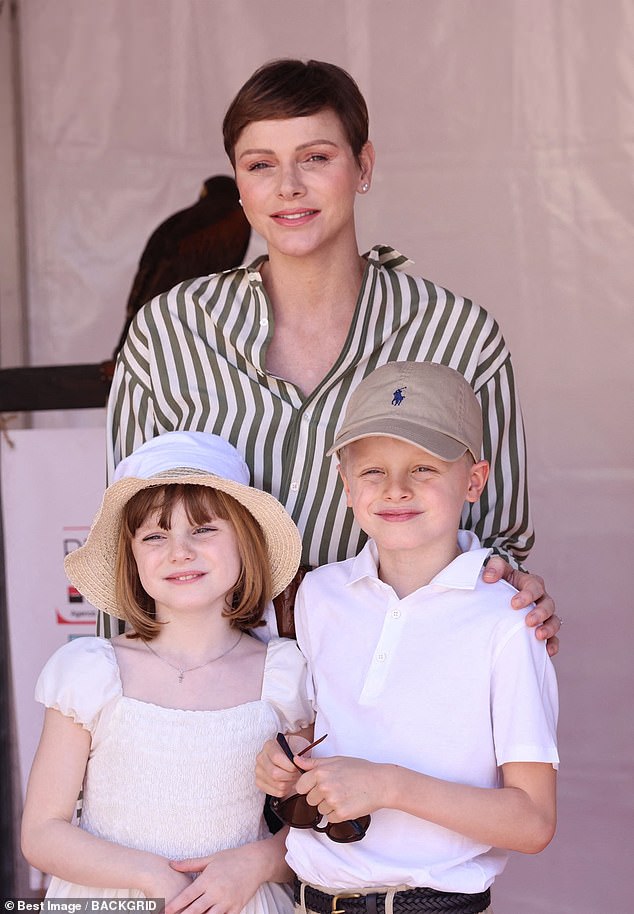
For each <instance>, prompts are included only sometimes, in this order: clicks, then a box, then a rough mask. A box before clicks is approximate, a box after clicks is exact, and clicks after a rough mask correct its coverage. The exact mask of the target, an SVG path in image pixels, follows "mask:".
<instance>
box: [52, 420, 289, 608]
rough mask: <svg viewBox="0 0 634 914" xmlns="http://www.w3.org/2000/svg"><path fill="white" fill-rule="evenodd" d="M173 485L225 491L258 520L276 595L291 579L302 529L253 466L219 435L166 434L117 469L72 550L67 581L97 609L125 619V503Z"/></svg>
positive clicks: (154, 439)
mask: <svg viewBox="0 0 634 914" xmlns="http://www.w3.org/2000/svg"><path fill="white" fill-rule="evenodd" d="M171 483H188V484H192V485H201V486H209V487H210V488H212V489H218V491H220V492H226V493H227V495H231V496H232V497H233V498H235V500H236V501H238V502H240V504H242V505H244V507H245V508H246V509H247V510H248V511H249V512H250V513H251V514H252V515H253V517H254V518H255V519H256V520H257V522H258V523H259V525H260V527H261V528H262V531H263V533H264V538H265V541H266V547H267V552H268V555H269V561H270V564H271V577H272V583H273V594H272V595H273V596H277V594H278V593H281V591H282V590H284V588H285V587H286V585H287V584H289V583H290V581H291V580H292V579H293V576H294V575H295V572H296V571H297V567H298V565H299V560H300V556H301V548H302V544H301V539H300V535H299V531H298V530H297V527H296V526H295V524H294V523H293V521H292V520H291V518H290V515H289V514H287V512H286V511H285V509H284V508H283V507H282V505H281V504H280V503H279V501H278V500H277V499H276V498H274V497H273V496H272V495H269V494H268V493H267V492H262V491H261V490H260V489H254V488H253V487H251V486H250V485H249V468H248V467H247V465H246V463H245V462H244V460H243V459H242V457H241V456H240V454H239V453H238V452H237V451H236V450H235V448H234V447H232V446H231V445H230V444H228V442H226V441H224V440H223V439H222V438H219V437H218V436H217V435H211V434H207V433H205V432H166V433H165V434H163V435H159V436H158V437H157V438H152V439H151V440H150V441H146V442H145V444H142V445H141V446H140V447H139V448H137V450H136V451H134V452H133V453H132V454H130V456H129V457H126V458H125V459H124V460H122V461H121V463H120V464H119V465H118V466H117V469H116V471H115V476H114V481H113V483H112V484H111V485H110V486H109V487H108V488H107V489H106V492H105V495H104V497H103V501H102V503H101V508H100V509H99V512H98V514H97V516H96V518H95V520H94V523H93V525H92V527H91V530H90V533H89V534H88V538H87V539H86V542H85V543H84V545H83V546H80V547H79V549H76V550H74V551H73V552H71V553H69V554H68V555H67V556H66V559H65V560H64V569H65V571H66V574H67V575H68V578H69V580H70V581H71V583H72V584H74V586H75V587H76V588H77V590H78V591H79V592H80V593H81V594H83V596H84V597H85V598H86V599H87V600H89V601H90V603H92V605H93V606H96V607H97V609H102V610H105V611H106V612H108V613H110V614H111V615H113V616H117V617H118V618H123V617H122V614H121V611H120V610H119V608H118V607H117V603H116V598H115V563H116V553H117V544H118V540H119V531H120V529H121V517H122V512H123V508H124V506H125V505H126V504H127V502H129V501H130V499H131V498H132V496H133V495H136V493H137V492H140V491H141V490H142V489H148V488H150V487H152V486H162V485H169V484H171Z"/></svg>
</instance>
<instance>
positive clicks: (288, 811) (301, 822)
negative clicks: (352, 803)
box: [271, 733, 370, 844]
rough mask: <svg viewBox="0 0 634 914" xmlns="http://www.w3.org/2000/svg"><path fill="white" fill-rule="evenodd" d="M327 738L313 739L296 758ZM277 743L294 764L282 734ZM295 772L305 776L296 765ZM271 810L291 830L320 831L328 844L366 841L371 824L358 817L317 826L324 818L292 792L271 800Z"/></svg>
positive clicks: (279, 735) (368, 819)
mask: <svg viewBox="0 0 634 914" xmlns="http://www.w3.org/2000/svg"><path fill="white" fill-rule="evenodd" d="M327 736H328V734H327V733H324V735H323V736H321V737H320V738H319V739H317V740H315V742H314V743H311V744H310V745H309V746H306V748H305V749H302V751H301V752H298V753H296V754H297V755H304V754H305V753H306V752H308V751H309V749H313V748H314V747H315V746H318V745H319V743H321V742H322V741H323V740H325V739H326V737H327ZM277 742H278V743H279V745H280V746H281V747H282V749H283V750H284V753H285V755H286V757H287V758H289V759H290V760H291V762H293V764H294V765H295V760H294V755H293V750H292V749H291V747H290V746H289V745H288V743H287V741H286V737H285V736H284V734H283V733H278V734H277ZM295 767H296V768H297V770H298V771H301V772H302V774H303V773H304V772H303V770H302V769H301V768H300V767H299V765H295ZM271 809H272V810H273V812H274V813H275V815H276V816H277V817H278V819H279V820H280V821H281V822H284V824H285V825H290V826H291V827H292V828H312V829H314V830H315V831H318V832H323V833H324V834H325V835H326V836H327V837H328V838H330V840H331V841H336V842H337V843H338V844H351V843H352V842H353V841H360V840H361V839H362V838H365V834H366V832H367V830H368V826H369V825H370V816H360V818H358V819H348V820H347V821H345V822H328V821H327V822H326V824H325V825H320V824H319V823H320V822H321V821H322V819H323V818H324V816H322V814H321V813H320V812H319V810H318V809H317V807H316V806H311V804H310V803H309V802H308V800H307V799H306V797H305V796H304V794H303V793H294V794H293V795H292V796H290V797H286V799H279V798H278V797H271Z"/></svg>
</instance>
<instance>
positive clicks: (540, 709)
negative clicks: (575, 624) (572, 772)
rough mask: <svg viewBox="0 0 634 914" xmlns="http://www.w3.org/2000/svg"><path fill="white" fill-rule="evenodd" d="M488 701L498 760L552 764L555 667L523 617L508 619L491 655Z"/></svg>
mask: <svg viewBox="0 0 634 914" xmlns="http://www.w3.org/2000/svg"><path fill="white" fill-rule="evenodd" d="M524 615H525V614H524ZM491 702H492V719H493V731H494V740H495V751H496V757H497V762H498V765H503V764H505V763H506V762H550V763H551V764H552V765H553V767H554V768H557V767H558V763H559V756H558V754H557V717H558V710H559V700H558V693H557V679H556V675H555V668H554V666H553V663H552V661H551V659H550V657H549V656H548V651H547V650H546V645H545V643H544V642H543V641H538V640H537V638H536V637H535V635H534V631H533V629H532V628H528V626H527V625H526V624H525V622H524V619H523V618H522V621H520V622H516V623H514V625H513V626H512V628H511V630H510V631H509V633H508V635H507V637H506V639H505V641H504V642H503V644H502V645H501V646H500V649H499V651H498V654H497V657H496V658H495V660H494V666H493V673H492V678H491Z"/></svg>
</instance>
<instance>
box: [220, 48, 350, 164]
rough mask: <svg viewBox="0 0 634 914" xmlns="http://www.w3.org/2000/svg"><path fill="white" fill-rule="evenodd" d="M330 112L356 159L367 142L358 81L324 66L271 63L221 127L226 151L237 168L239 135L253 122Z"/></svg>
mask: <svg viewBox="0 0 634 914" xmlns="http://www.w3.org/2000/svg"><path fill="white" fill-rule="evenodd" d="M325 108H329V109H331V110H332V111H334V112H335V114H336V115H337V116H338V118H339V120H340V121H341V124H342V126H343V128H344V131H345V134H346V137H347V139H348V142H349V143H350V147H351V149H352V152H353V153H354V156H355V158H356V159H357V160H358V159H359V156H360V154H361V150H362V149H363V147H364V146H365V144H366V143H367V141H368V108H367V105H366V103H365V99H364V98H363V96H362V95H361V92H360V90H359V87H358V86H357V84H356V82H355V81H354V79H353V78H352V77H351V76H350V74H349V73H347V72H346V71H345V70H343V69H342V68H341V67H337V66H336V65H335V64H333V63H324V62H323V61H321V60H308V61H306V62H304V61H303V60H294V59H292V58H283V59H281V60H272V61H270V62H269V63H266V64H264V65H263V66H261V67H259V68H258V69H257V70H256V71H255V73H254V74H253V75H252V76H251V77H249V79H248V80H247V81H246V82H245V84H244V85H243V86H242V88H241V89H240V90H239V92H238V94H237V95H236V97H235V98H234V100H233V101H232V102H231V104H230V105H229V107H228V109H227V113H226V114H225V117H224V121H223V124H222V134H223V138H224V144H225V150H226V152H227V155H228V156H229V158H230V159H231V164H232V165H234V166H235V147H236V143H237V142H238V139H239V137H240V134H241V133H242V131H243V130H244V128H245V127H247V126H248V125H249V124H251V123H253V122H254V121H269V120H282V119H285V118H291V117H308V116H309V115H311V114H316V113H317V112H318V111H323V110H324V109H325Z"/></svg>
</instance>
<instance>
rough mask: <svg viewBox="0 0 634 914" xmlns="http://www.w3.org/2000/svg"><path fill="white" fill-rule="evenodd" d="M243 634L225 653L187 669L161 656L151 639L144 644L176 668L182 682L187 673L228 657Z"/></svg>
mask: <svg viewBox="0 0 634 914" xmlns="http://www.w3.org/2000/svg"><path fill="white" fill-rule="evenodd" d="M243 635H244V632H240V634H239V635H238V640H237V641H236V642H235V643H234V644H232V645H231V647H230V648H227V650H226V651H224V653H222V654H218V656H217V657H212V658H211V660H205V662H204V663H199V664H198V665H197V666H190V667H187V669H183V667H180V666H178V665H177V664H176V663H171V662H170V661H169V660H166V658H165V657H161V655H160V654H159V653H158V651H155V650H154V648H153V647H152V645H151V644H150V643H149V641H144V642H143V644H145V646H146V647H147V649H148V651H150V653H152V654H154V656H155V657H158V659H159V660H162V661H163V663H166V664H167V665H168V666H171V668H172V669H173V670H176V672H177V673H178V681H179V682H182V681H183V679H184V678H185V673H192V672H193V671H194V670H201V669H202V668H203V667H204V666H209V664H210V663H215V662H216V660H222V658H223V657H226V656H227V654H230V653H231V651H234V650H235V649H236V648H237V646H238V645H239V644H240V642H241V641H242V636H243Z"/></svg>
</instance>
